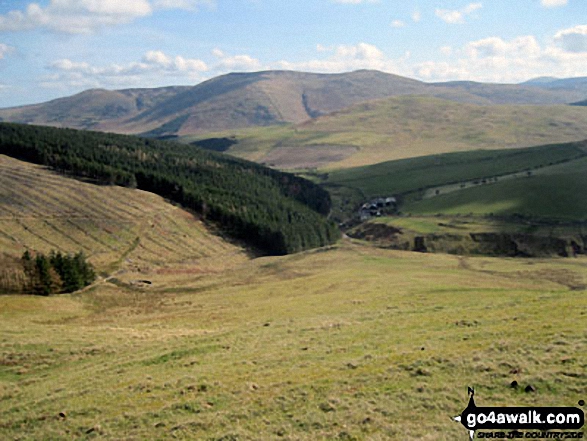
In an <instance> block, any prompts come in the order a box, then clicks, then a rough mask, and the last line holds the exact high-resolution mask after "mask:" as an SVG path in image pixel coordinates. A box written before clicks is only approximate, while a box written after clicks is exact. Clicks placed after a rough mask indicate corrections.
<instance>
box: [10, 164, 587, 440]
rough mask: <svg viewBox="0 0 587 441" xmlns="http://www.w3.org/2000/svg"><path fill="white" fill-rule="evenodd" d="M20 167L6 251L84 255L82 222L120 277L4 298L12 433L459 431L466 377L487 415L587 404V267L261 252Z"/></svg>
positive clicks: (162, 206)
mask: <svg viewBox="0 0 587 441" xmlns="http://www.w3.org/2000/svg"><path fill="white" fill-rule="evenodd" d="M11 161H12V160H6V159H4V158H2V162H1V163H0V164H1V165H2V167H3V170H6V173H9V170H12V171H10V173H13V174H12V175H10V176H13V178H11V179H7V180H8V181H9V182H11V183H12V184H11V186H10V185H8V183H6V182H5V183H4V184H2V186H0V189H1V191H2V195H3V197H4V203H3V204H2V207H3V210H5V212H4V214H3V215H2V217H3V218H6V219H5V220H3V221H2V224H1V225H3V227H2V228H3V229H2V231H3V232H4V236H3V237H4V239H2V241H1V242H0V251H6V252H11V253H20V251H21V250H22V248H19V247H22V246H24V245H25V244H26V245H28V246H32V245H29V243H31V244H33V245H35V246H37V245H36V244H38V246H40V247H41V249H45V248H43V247H47V248H50V247H51V244H50V243H48V241H51V242H56V245H59V246H60V248H61V249H63V250H68V249H69V248H68V247H72V248H73V247H74V244H75V242H74V241H72V239H71V238H68V236H67V232H68V231H70V232H72V233H71V234H72V236H71V237H72V238H73V231H75V230H74V229H73V228H72V227H67V228H66V227H65V224H61V223H60V222H65V221H66V218H68V216H73V215H74V214H75V213H78V215H79V216H80V218H78V219H79V220H76V225H80V226H82V229H83V231H86V232H87V233H88V234H87V235H86V234H83V233H79V235H78V236H76V237H77V239H76V240H77V241H78V242H80V243H81V244H85V245H86V246H87V247H88V253H89V254H90V255H91V256H92V259H95V261H96V262H101V263H100V264H101V265H102V268H103V269H104V268H105V269H108V268H110V269H111V270H113V271H117V273H116V274H115V275H114V276H113V277H110V278H108V279H106V280H103V281H102V282H101V283H98V284H96V285H95V286H93V287H91V288H90V289H87V290H85V291H83V292H79V293H76V294H72V295H62V296H55V297H49V298H42V297H32V296H0V439H21V440H33V439H34V440H37V439H111V440H144V439H204V440H231V439H238V440H272V439H286V440H302V441H304V440H308V441H309V440H321V439H323V440H330V439H341V440H345V439H346V440H351V439H357V440H386V439H398V440H399V439H402V440H416V439H430V440H431V439H435V440H453V439H464V437H465V436H466V434H465V433H464V430H463V428H462V427H461V426H459V425H458V424H456V423H454V422H452V421H450V419H449V417H450V416H452V415H455V414H457V413H459V412H460V411H461V410H462V409H463V408H464V406H465V404H466V386H469V385H472V386H475V387H476V390H477V396H478V404H483V405H489V406H491V405H502V404H503V405H510V406H513V405H519V406H521V405H530V404H533V405H544V406H547V405H565V406H572V405H576V403H577V402H578V400H579V399H585V390H587V374H585V372H586V368H587V356H586V354H587V333H586V332H585V323H586V316H587V300H586V297H585V292H584V291H581V290H578V289H575V288H573V287H577V286H580V285H583V286H584V285H585V284H586V281H587V261H586V260H585V259H584V258H580V259H549V260H546V259H536V260H513V259H491V258H458V257H454V256H447V255H440V254H439V255H426V254H416V253H406V252H398V251H388V250H381V249H376V248H372V247H369V246H364V245H361V244H359V243H357V242H354V241H345V242H343V243H341V244H339V245H338V246H335V247H331V248H328V249H321V250H315V251H311V252H306V253H300V254H297V255H292V256H286V257H270V258H269V257H266V258H257V259H250V258H247V257H246V256H245V254H244V252H243V251H242V250H240V249H239V248H237V247H235V246H233V245H229V244H227V243H226V242H224V241H222V240H221V239H220V238H217V237H215V236H212V235H210V234H209V233H208V232H206V230H205V229H204V228H203V226H202V225H201V224H200V223H198V222H197V221H196V220H194V219H193V218H192V217H191V216H190V215H188V214H187V213H184V212H182V211H181V210H179V209H178V208H176V207H172V206H170V205H168V204H166V203H164V201H162V200H161V199H160V198H157V197H155V196H152V195H148V194H145V193H140V192H135V191H132V190H125V189H117V188H110V187H108V188H105V187H100V188H99V189H98V188H95V187H92V186H90V185H89V184H80V183H79V182H75V181H68V180H66V179H64V178H62V177H59V176H56V175H53V174H50V173H48V172H47V171H45V170H43V169H41V168H38V167H33V166H27V165H23V164H22V163H18V162H11ZM17 172H18V173H20V175H18V173H17ZM6 173H3V174H2V175H1V176H6ZM31 174H35V176H36V178H38V179H39V180H40V182H42V186H43V188H44V189H45V191H40V190H38V189H37V186H35V185H32V184H33V182H34V179H33V178H32V177H31ZM23 175H28V176H29V180H28V181H27V179H21V180H20V181H19V178H18V176H23ZM36 178H35V179H36ZM21 181H22V182H29V185H28V187H27V186H26V185H25V184H22V183H19V182H21ZM16 184H18V185H19V186H20V187H19V188H21V189H22V193H21V194H22V195H24V196H23V197H21V198H20V199H17V198H15V197H12V196H10V195H11V193H10V192H11V191H12V188H15V185H16ZM93 192H95V196H96V198H93V196H92V195H93V194H94V193H93ZM81 195H83V197H82V196H81ZM134 195H138V196H136V197H135V196H134ZM99 198H101V199H99ZM100 200H103V201H105V202H104V203H99V202H98V201H100ZM6 201H11V202H10V203H9V202H6ZM90 201H93V202H90ZM44 207H46V209H45V208H44ZM59 207H70V208H69V209H71V210H72V211H71V212H70V213H68V216H65V215H63V214H61V215H60V214H59V213H63V212H61V211H60V209H59ZM45 211H46V212H45ZM110 212H112V214H110ZM25 213H26V214H27V216H24V214H25ZM93 213H100V215H99V216H97V215H94V216H92V214H93ZM49 214H51V216H52V217H50V218H49V217H48V215H49ZM82 214H84V216H85V217H82ZM11 216H12V217H11ZM86 218H87V219H86ZM82 219H83V222H82ZM47 221H49V224H50V226H47V223H46V222H47ZM19 222H20V225H23V226H27V228H28V230H27V229H25V228H24V227H23V228H21V229H20V230H19V229H17V228H16V227H15V225H16V224H18V223H19ZM84 222H87V224H86V223H84ZM6 225H9V226H11V227H10V228H12V230H9V229H8V227H6ZM83 225H94V226H95V227H93V229H91V230H90V228H89V227H83ZM53 226H57V227H58V228H57V229H56V228H53ZM61 228H63V230H61V231H63V233H64V235H63V236H61V235H60V233H58V231H57V230H60V229H61ZM84 228H85V229H84ZM30 230H32V231H33V232H35V233H36V235H34V234H32V233H31V232H30ZM7 232H10V237H12V238H13V239H8V238H7V237H8V235H7ZM90 232H91V234H90ZM76 234H77V233H76ZM137 237H138V238H139V240H138V241H137V240H136V238H137ZM82 239H84V240H82ZM29 241H30V242H29ZM192 247H193V248H192ZM144 281H149V282H150V283H145V282H144ZM570 282H572V284H573V286H570V284H569V283H570ZM513 380H516V381H518V382H519V383H520V384H521V385H522V386H525V385H527V384H532V385H534V386H535V387H536V388H537V392H536V393H532V394H526V393H524V392H522V391H520V390H514V389H511V388H510V387H509V385H510V383H511V381H513Z"/></svg>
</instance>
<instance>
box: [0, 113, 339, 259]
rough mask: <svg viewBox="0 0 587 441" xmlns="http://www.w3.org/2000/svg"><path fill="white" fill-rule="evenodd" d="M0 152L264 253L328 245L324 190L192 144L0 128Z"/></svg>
mask: <svg viewBox="0 0 587 441" xmlns="http://www.w3.org/2000/svg"><path fill="white" fill-rule="evenodd" d="M0 153H3V154H6V155H9V156H12V157H15V158H17V159H22V160H26V161H29V162H34V163H37V164H41V165H46V166H49V167H52V168H53V169H55V170H58V171H61V172H63V173H66V174H69V175H72V176H75V177H78V178H83V179H88V180H91V181H92V182H96V183H101V184H112V185H121V186H126V187H133V188H139V189H141V190H146V191H150V192H153V193H156V194H159V195H160V196H163V197H165V198H167V199H170V200H173V201H175V202H178V203H180V204H182V205H183V206H184V207H186V208H188V209H191V210H193V211H195V212H197V213H199V214H201V215H202V217H203V218H205V219H207V220H209V221H211V222H213V223H215V224H216V225H217V226H219V227H220V229H221V230H222V231H224V232H225V233H226V234H228V235H229V236H231V237H233V238H235V239H239V240H243V241H244V242H245V243H247V244H249V245H251V246H254V247H255V248H257V249H259V250H261V251H263V252H265V253H266V254H272V255H282V254H289V253H294V252H298V251H302V250H305V249H310V248H316V247H320V246H324V245H327V244H330V243H333V242H334V241H336V240H337V239H338V238H339V237H340V232H339V230H338V228H337V227H336V225H334V224H333V223H332V222H330V221H328V220H327V219H326V215H327V214H328V213H329V211H330V206H331V201H330V196H329V194H328V192H326V190H324V189H323V188H321V187H320V186H318V185H316V184H314V183H312V182H310V181H308V180H305V179H302V178H300V177H297V176H294V175H291V174H288V173H283V172H280V171H277V170H272V169H270V168H267V167H264V166H261V165H259V164H256V163H252V162H249V161H245V160H241V159H237V158H233V157H229V156H226V155H223V154H220V153H216V152H211V151H204V150H202V149H200V148H197V147H195V146H190V145H185V144H180V143H175V142H169V141H161V140H155V139H145V138H139V137H135V136H126V135H116V134H110V133H100V132H88V131H79V130H72V129H57V128H51V127H41V126H29V125H22V124H12V123H0Z"/></svg>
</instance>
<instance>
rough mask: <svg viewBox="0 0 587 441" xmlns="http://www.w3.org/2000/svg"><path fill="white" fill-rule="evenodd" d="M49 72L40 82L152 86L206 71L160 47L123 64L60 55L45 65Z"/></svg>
mask: <svg viewBox="0 0 587 441" xmlns="http://www.w3.org/2000/svg"><path fill="white" fill-rule="evenodd" d="M48 68H49V70H50V71H51V74H50V75H48V76H47V77H45V79H44V81H43V86H45V87H51V88H66V89H67V88H89V87H108V88H118V87H141V86H143V87H147V86H150V87H152V86H153V84H157V83H159V84H160V83H161V81H162V79H168V80H169V81H168V82H169V83H171V82H173V83H177V82H178V81H179V82H195V81H200V80H202V74H204V73H206V72H208V71H209V67H208V65H207V64H206V63H205V62H204V61H202V60H198V59H190V58H184V57H182V56H179V55H178V56H176V57H171V56H169V55H167V54H165V53H164V52H162V51H149V52H147V53H146V54H145V55H144V56H143V57H142V59H141V61H135V62H130V63H126V64H116V63H111V64H108V65H104V66H95V65H92V64H90V63H87V62H79V61H72V60H69V59H61V60H57V61H54V62H53V63H51V64H50V65H49V66H48Z"/></svg>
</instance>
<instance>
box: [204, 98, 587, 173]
mask: <svg viewBox="0 0 587 441" xmlns="http://www.w3.org/2000/svg"><path fill="white" fill-rule="evenodd" d="M230 135H235V136H236V139H237V140H238V141H239V142H238V144H236V145H234V146H232V147H231V149H230V150H229V153H231V154H233V155H236V156H240V157H243V158H246V159H250V160H254V161H257V162H260V163H265V164H268V165H272V166H274V167H278V168H284V169H303V168H318V169H340V168H350V167H356V166H361V165H368V164H376V163H379V162H384V161H389V160H395V159H403V158H411V157H415V156H426V155H432V154H439V153H447V152H457V151H469V150H475V149H492V150H495V149H503V148H516V147H527V146H529V145H541V144H547V143H558V142H571V141H577V140H582V139H585V138H587V112H586V111H585V109H584V108H583V107H572V106H479V105H472V104H463V103H455V102H451V101H446V100H439V99H436V98H430V97H413V96H409V97H396V98H389V99H384V100H377V101H372V102H369V103H363V104H358V105H356V106H353V107H350V108H348V109H344V110H342V111H339V112H335V113H333V114H331V115H326V116H323V117H320V118H316V119H313V120H311V121H308V122H306V123H303V124H300V125H296V126H290V127H281V128H268V129H259V128H257V129H250V130H246V131H228V132H222V133H220V134H215V135H211V136H219V137H221V136H230Z"/></svg>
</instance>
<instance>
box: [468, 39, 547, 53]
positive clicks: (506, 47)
mask: <svg viewBox="0 0 587 441" xmlns="http://www.w3.org/2000/svg"><path fill="white" fill-rule="evenodd" d="M540 50H541V49H540V45H539V44H538V42H537V41H536V38H535V37H534V36H531V35H529V36H524V37H517V38H514V39H513V40H511V41H504V40H502V39H501V38H499V37H490V38H484V39H482V40H477V41H474V42H471V43H469V44H468V45H467V46H466V47H465V51H466V53H467V55H469V56H470V57H471V58H490V57H505V56H509V57H512V56H513V57H526V58H533V57H536V56H539V55H540Z"/></svg>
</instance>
